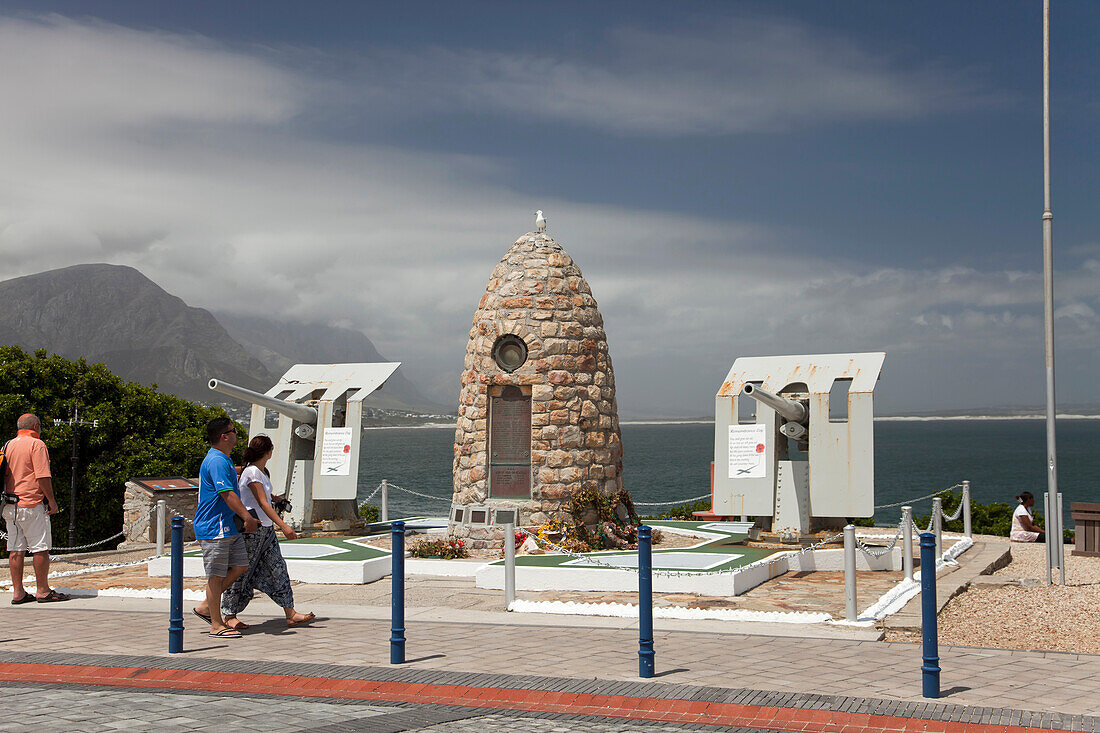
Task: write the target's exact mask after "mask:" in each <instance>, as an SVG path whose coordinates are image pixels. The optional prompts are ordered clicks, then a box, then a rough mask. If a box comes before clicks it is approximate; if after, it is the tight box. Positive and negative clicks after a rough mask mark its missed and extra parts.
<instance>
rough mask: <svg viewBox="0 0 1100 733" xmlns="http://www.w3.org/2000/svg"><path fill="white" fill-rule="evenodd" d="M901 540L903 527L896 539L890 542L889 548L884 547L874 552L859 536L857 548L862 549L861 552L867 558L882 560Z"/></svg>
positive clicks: (857, 537)
mask: <svg viewBox="0 0 1100 733" xmlns="http://www.w3.org/2000/svg"><path fill="white" fill-rule="evenodd" d="M900 539H901V527H898V531H897V534H895V535H894V539H893V540H892V541H891V542H890V544H889V545H888V546H887V547H884V548H882V549H880V550H872V549H871V548H870V547H868V546H867V545H866V544H864V542H863V540H861V539H860V538H859V535H856V547H858V548H859V549H860V551H861V552H862V553H863V554H864V555H866V556H867V557H870V558H880V557H882V556H883V555H886V554H888V553H889V552H890V551H891V550H893V549H894V547H895V546H896V545H897V544H898V540H900Z"/></svg>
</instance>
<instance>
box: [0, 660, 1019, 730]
mask: <svg viewBox="0 0 1100 733" xmlns="http://www.w3.org/2000/svg"><path fill="white" fill-rule="evenodd" d="M0 681H11V682H15V681H21V682H45V683H63V684H65V683H67V684H87V685H99V686H104V687H131V688H143V689H168V690H205V691H211V692H223V691H231V692H244V693H260V694H270V693H271V691H272V690H280V691H285V692H289V693H292V694H294V695H298V696H301V697H316V698H338V699H346V700H386V701H391V702H413V703H415V702H420V703H433V704H441V705H456V706H461V707H473V708H495V709H503V710H530V711H537V712H556V713H568V714H572V715H591V716H596V717H605V718H617V719H633V720H651V721H664V722H677V723H695V724H705V725H717V726H744V727H748V728H754V727H755V728H772V729H778V730H783V731H792V732H805V733H864V732H866V733H872V732H873V733H879V732H881V731H895V732H897V733H1029V732H1030V731H1038V730H1040V729H1038V728H1020V727H1016V726H1006V725H982V724H977V723H967V724H961V723H952V722H947V721H939V720H922V719H916V718H901V717H897V716H888V715H866V714H861V713H840V712H836V711H831V710H807V709H801V708H779V707H762V706H758V705H737V704H733V703H717V702H702V701H695V700H667V699H658V698H645V697H630V696H625V695H589V694H581V693H571V692H549V691H544V690H517V689H509V688H498V687H469V686H463V685H440V684H423V683H416V682H410V683H404V682H381V681H375V680H347V679H328V678H324V677H300V676H296V675H271V674H253V673H241V672H203V671H194V670H172V669H155V668H144V667H82V666H77V665H64V664H18V663H4V664H0Z"/></svg>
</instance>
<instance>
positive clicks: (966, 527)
mask: <svg viewBox="0 0 1100 733" xmlns="http://www.w3.org/2000/svg"><path fill="white" fill-rule="evenodd" d="M962 503H963V536H965V537H966V538H967V539H968V540H969V539H973V538H974V533H973V531H972V530H971V526H970V482H969V481H963V497H962Z"/></svg>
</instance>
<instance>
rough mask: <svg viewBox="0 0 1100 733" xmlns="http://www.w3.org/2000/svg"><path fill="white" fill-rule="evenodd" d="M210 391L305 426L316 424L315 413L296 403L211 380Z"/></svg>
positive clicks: (308, 407)
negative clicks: (249, 403) (257, 406)
mask: <svg viewBox="0 0 1100 733" xmlns="http://www.w3.org/2000/svg"><path fill="white" fill-rule="evenodd" d="M210 389H212V390H214V391H215V392H221V393H222V394H226V395H229V396H230V397H236V398H237V399H238V400H243V401H244V402H251V403H252V404H254V405H260V406H261V407H266V408H267V409H269V410H275V411H276V412H278V413H280V414H283V415H286V416H287V417H290V418H293V419H295V420H297V421H298V422H300V423H306V424H307V425H316V424H317V411H316V410H314V409H313V408H312V407H310V406H308V405H299V404H298V403H297V402H287V401H286V400H280V399H276V398H275V397H268V396H267V395H265V394H260V393H259V392H253V391H252V390H250V389H245V388H244V387H238V386H237V385H235V384H230V383H229V382H223V381H221V380H220V379H211V380H210Z"/></svg>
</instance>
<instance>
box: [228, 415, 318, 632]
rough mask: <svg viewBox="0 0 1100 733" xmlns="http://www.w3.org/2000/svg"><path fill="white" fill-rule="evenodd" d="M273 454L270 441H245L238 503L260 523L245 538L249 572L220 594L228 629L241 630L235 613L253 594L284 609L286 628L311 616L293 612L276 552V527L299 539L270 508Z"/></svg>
mask: <svg viewBox="0 0 1100 733" xmlns="http://www.w3.org/2000/svg"><path fill="white" fill-rule="evenodd" d="M273 451H274V445H273V444H272V442H271V438H269V437H267V436H266V435H257V436H256V437H254V438H253V439H252V440H250V441H249V442H248V447H247V448H245V451H244V463H245V467H244V470H243V471H241V477H240V479H239V480H238V482H237V488H238V489H239V490H240V492H241V503H242V504H244V506H245V508H246V509H248V511H249V513H250V514H252V515H253V516H254V517H256V518H257V519H259V520H260V528H259V529H258V530H257V531H255V532H252V533H250V534H246V535H245V536H244V539H245V548H246V549H247V550H248V571H247V572H246V573H245V574H244V575H242V576H241V577H240V578H238V579H237V580H236V581H235V582H234V583H233V585H231V586H229V588H227V589H226V590H225V592H224V593H223V594H222V613H223V615H224V616H225V624H226V626H228V627H229V628H231V629H238V630H243V629H247V628H248V624H246V623H244V622H243V621H241V620H240V619H238V618H237V614H239V613H240V612H241V611H243V610H244V609H245V607H247V606H248V603H249V601H251V600H252V596H253V591H254V590H258V591H261V592H263V593H266V594H267V595H268V596H270V597H271V600H273V601H275V602H276V603H277V604H279V606H280V607H281V608H282V609H283V612H284V613H285V614H286V625H287V626H298V625H299V624H304V623H308V622H310V621H312V620H313V619H314V618H315V617H314V615H313V614H312V613H300V612H298V611H295V610H294V591H293V589H292V588H291V586H290V575H289V574H288V573H287V569H286V560H284V559H283V553H282V551H281V550H280V549H279V538H278V537H276V535H275V528H276V527H278V529H279V531H281V532H282V533H283V535H284V536H285V537H286V538H287V539H288V540H296V539H298V534H297V533H296V532H295V531H294V529H293V528H292V527H291V526H290V525H289V524H287V523H286V522H284V521H283V518H282V517H280V516H279V513H278V512H276V511H275V509H274V508H273V507H272V506H271V492H272V487H271V477H270V476H268V473H267V462H268V460H269V459H270V458H271V454H272V452H273Z"/></svg>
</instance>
